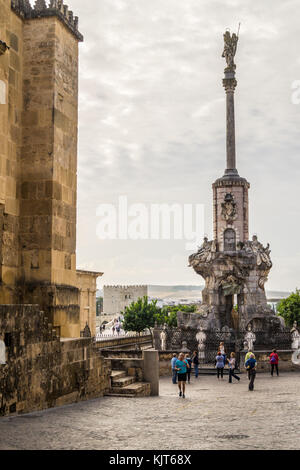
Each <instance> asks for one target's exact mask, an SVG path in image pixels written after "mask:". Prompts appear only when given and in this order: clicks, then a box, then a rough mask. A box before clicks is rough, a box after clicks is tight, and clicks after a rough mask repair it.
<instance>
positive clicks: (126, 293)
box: [101, 285, 148, 318]
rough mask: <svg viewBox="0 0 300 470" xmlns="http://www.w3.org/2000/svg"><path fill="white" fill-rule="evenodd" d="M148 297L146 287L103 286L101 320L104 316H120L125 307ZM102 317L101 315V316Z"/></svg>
mask: <svg viewBox="0 0 300 470" xmlns="http://www.w3.org/2000/svg"><path fill="white" fill-rule="evenodd" d="M147 295H148V286H146V285H141V286H104V287H103V314H104V315H103V318H104V317H105V314H106V315H116V316H118V315H120V313H121V312H122V311H124V310H125V307H128V306H129V305H130V304H131V303H132V302H136V301H137V300H138V298H142V297H144V296H147ZM101 316H102V315H101Z"/></svg>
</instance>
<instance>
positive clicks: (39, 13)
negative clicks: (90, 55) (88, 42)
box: [11, 0, 83, 42]
mask: <svg viewBox="0 0 300 470" xmlns="http://www.w3.org/2000/svg"><path fill="white" fill-rule="evenodd" d="M11 8H12V10H13V11H14V12H15V13H16V14H17V15H19V16H21V17H22V18H25V19H33V18H47V17H51V16H56V17H57V18H58V19H59V20H60V21H61V22H62V23H63V24H64V25H65V26H66V27H67V28H68V29H69V30H70V32H71V33H72V34H73V35H74V36H75V37H76V39H77V40H78V41H80V42H81V41H83V36H82V34H81V33H80V32H79V31H78V16H75V17H74V16H73V12H72V11H69V8H68V6H67V5H64V3H63V0H50V4H49V5H47V4H46V2H45V0H36V2H35V5H34V8H32V6H31V5H30V2H29V0H11Z"/></svg>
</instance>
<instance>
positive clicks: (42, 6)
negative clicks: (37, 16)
mask: <svg viewBox="0 0 300 470" xmlns="http://www.w3.org/2000/svg"><path fill="white" fill-rule="evenodd" d="M34 9H35V10H37V11H43V10H47V5H46V2H45V0H36V1H35V5H34Z"/></svg>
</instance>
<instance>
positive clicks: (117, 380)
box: [111, 376, 135, 388]
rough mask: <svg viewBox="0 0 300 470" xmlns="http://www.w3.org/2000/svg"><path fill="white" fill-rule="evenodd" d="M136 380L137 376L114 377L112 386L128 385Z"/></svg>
mask: <svg viewBox="0 0 300 470" xmlns="http://www.w3.org/2000/svg"><path fill="white" fill-rule="evenodd" d="M134 382H135V377H129V376H127V377H112V379H111V384H112V387H113V388H115V387H126V385H130V384H133V383H134Z"/></svg>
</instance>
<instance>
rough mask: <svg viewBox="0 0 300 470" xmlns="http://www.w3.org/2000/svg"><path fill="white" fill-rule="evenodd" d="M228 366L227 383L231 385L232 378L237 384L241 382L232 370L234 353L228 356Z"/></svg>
mask: <svg viewBox="0 0 300 470" xmlns="http://www.w3.org/2000/svg"><path fill="white" fill-rule="evenodd" d="M228 364H229V383H230V384H232V377H234V378H235V379H236V380H237V381H238V382H239V381H240V380H241V379H240V377H238V376H237V375H236V374H235V373H234V369H235V367H236V361H235V353H234V352H232V353H231V354H230V358H229V359H228Z"/></svg>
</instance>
